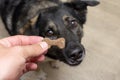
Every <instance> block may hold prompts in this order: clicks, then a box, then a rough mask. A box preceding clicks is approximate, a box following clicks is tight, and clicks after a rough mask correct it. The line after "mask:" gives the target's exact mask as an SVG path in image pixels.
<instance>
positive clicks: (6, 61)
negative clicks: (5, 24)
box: [0, 35, 48, 80]
mask: <svg viewBox="0 0 120 80" xmlns="http://www.w3.org/2000/svg"><path fill="white" fill-rule="evenodd" d="M42 40H43V38H42V37H37V36H22V35H21V36H20V35H18V36H12V37H8V38H4V39H1V40H0V80H18V79H19V78H20V77H21V76H22V75H23V74H24V73H26V72H28V71H31V70H36V69H37V64H36V63H37V62H38V61H39V62H41V61H43V60H44V59H45V56H44V55H45V53H46V52H47V49H48V44H47V43H46V42H43V41H42Z"/></svg>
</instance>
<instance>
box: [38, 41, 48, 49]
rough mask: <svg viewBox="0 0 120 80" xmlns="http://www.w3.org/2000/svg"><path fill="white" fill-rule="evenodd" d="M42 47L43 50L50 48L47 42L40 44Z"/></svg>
mask: <svg viewBox="0 0 120 80" xmlns="http://www.w3.org/2000/svg"><path fill="white" fill-rule="evenodd" d="M40 46H41V47H42V48H43V49H47V48H48V44H47V43H46V42H41V43H40Z"/></svg>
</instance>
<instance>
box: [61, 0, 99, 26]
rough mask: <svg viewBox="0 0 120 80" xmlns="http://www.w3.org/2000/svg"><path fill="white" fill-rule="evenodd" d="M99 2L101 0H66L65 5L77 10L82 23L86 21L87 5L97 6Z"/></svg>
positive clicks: (76, 12)
mask: <svg viewBox="0 0 120 80" xmlns="http://www.w3.org/2000/svg"><path fill="white" fill-rule="evenodd" d="M61 1H63V0H61ZM98 4H99V1H97V0H64V5H65V6H67V7H69V8H72V9H73V10H74V11H75V14H76V15H77V16H78V17H77V18H78V19H79V21H80V23H81V24H84V23H85V22H86V14H87V6H96V5H98Z"/></svg>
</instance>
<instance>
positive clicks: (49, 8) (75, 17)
mask: <svg viewBox="0 0 120 80" xmlns="http://www.w3.org/2000/svg"><path fill="white" fill-rule="evenodd" d="M98 4H99V2H98V1H95V0H90V1H86V0H85V1H82V0H1V1H0V15H1V18H2V20H3V23H4V24H5V27H6V30H7V31H8V33H9V34H10V35H18V34H22V35H36V36H42V37H47V38H50V39H57V38H60V37H63V38H64V39H65V41H66V43H65V45H66V46H65V48H64V49H59V48H58V47H56V46H52V48H50V49H49V50H48V53H47V54H46V56H48V57H50V58H52V59H55V60H60V61H62V62H64V63H66V64H68V65H70V66H76V65H79V64H80V63H81V62H82V60H83V58H84V56H85V49H84V46H83V45H82V44H81V41H82V37H83V25H84V24H85V22H86V14H87V6H96V5H98Z"/></svg>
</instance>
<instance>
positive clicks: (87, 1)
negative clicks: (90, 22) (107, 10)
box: [83, 0, 100, 6]
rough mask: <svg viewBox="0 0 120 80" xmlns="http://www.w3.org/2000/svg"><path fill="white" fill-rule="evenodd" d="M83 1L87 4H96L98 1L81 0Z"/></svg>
mask: <svg viewBox="0 0 120 80" xmlns="http://www.w3.org/2000/svg"><path fill="white" fill-rule="evenodd" d="M83 2H84V3H86V4H87V5H88V6H96V5H98V4H99V3H100V2H99V1H98V0H83Z"/></svg>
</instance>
